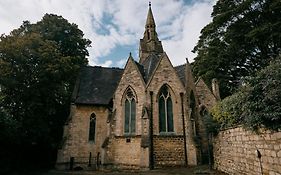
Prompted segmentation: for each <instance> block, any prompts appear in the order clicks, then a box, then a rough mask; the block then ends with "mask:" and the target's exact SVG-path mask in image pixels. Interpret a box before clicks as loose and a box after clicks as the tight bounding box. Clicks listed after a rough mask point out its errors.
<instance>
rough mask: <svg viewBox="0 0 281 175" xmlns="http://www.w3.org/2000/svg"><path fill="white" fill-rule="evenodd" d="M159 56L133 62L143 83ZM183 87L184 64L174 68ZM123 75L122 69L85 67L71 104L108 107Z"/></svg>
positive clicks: (150, 73) (81, 72) (151, 71)
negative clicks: (142, 61) (140, 62)
mask: <svg viewBox="0 0 281 175" xmlns="http://www.w3.org/2000/svg"><path fill="white" fill-rule="evenodd" d="M159 60H160V56H156V55H155V54H151V55H150V56H148V58H147V59H146V60H145V62H144V64H143V65H142V64H139V63H138V62H136V61H135V63H136V65H137V68H138V69H139V71H140V73H141V75H142V76H143V78H144V80H145V82H147V81H148V80H149V78H150V77H151V76H152V73H153V71H154V69H155V68H156V66H157V64H158V62H159ZM174 69H175V70H176V72H177V74H178V76H179V78H180V80H181V81H182V83H183V85H185V64H183V65H180V66H176V67H174ZM122 74H123V69H120V68H106V67H100V66H94V67H92V66H86V67H83V68H82V69H81V71H80V74H79V77H78V79H77V82H76V85H75V89H74V91H73V95H72V102H73V103H75V104H88V105H108V104H109V102H110V100H111V98H112V97H113V94H114V92H115V90H116V88H117V85H118V83H119V81H120V79H121V76H122Z"/></svg>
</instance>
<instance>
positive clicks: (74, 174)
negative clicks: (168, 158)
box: [40, 166, 226, 175]
mask: <svg viewBox="0 0 281 175" xmlns="http://www.w3.org/2000/svg"><path fill="white" fill-rule="evenodd" d="M115 174H116V175H122V174H124V175H129V174H136V175H170V174H173V175H191V174H197V175H207V174H212V175H226V174H225V173H222V172H218V171H215V170H209V168H208V166H197V167H189V168H165V169H155V170H149V171H129V170H125V171H120V170H111V171H110V170H100V171H83V170H82V171H56V170H51V171H49V172H46V173H40V175H115Z"/></svg>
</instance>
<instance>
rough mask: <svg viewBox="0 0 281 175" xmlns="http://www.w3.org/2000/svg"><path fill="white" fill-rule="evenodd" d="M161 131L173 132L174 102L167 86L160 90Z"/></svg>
mask: <svg viewBox="0 0 281 175" xmlns="http://www.w3.org/2000/svg"><path fill="white" fill-rule="evenodd" d="M158 105H159V131H160V132H173V131H174V121H173V102H172V98H171V95H170V92H169V89H168V87H167V85H164V86H163V87H162V88H161V89H160V93H159V99H158Z"/></svg>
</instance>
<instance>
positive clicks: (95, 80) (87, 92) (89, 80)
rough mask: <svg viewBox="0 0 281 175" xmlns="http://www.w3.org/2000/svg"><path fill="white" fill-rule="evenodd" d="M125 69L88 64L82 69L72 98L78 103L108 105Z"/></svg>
mask: <svg viewBox="0 0 281 175" xmlns="http://www.w3.org/2000/svg"><path fill="white" fill-rule="evenodd" d="M122 73H123V69H119V68H105V67H98V66H94V67H92V66H87V67H83V68H82V69H81V72H80V75H79V78H78V81H77V82H76V85H75V86H76V87H75V90H74V93H73V96H72V100H73V102H74V103H76V104H96V105H107V104H108V103H109V102H110V100H111V98H112V97H113V93H114V91H115V89H116V87H117V84H118V82H119V80H120V78H121V76H122Z"/></svg>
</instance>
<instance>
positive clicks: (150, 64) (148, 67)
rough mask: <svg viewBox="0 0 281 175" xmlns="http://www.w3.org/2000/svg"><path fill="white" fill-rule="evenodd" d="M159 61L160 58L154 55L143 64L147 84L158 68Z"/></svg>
mask: <svg viewBox="0 0 281 175" xmlns="http://www.w3.org/2000/svg"><path fill="white" fill-rule="evenodd" d="M159 60H160V56H157V55H155V54H153V53H152V54H150V55H149V56H148V57H147V58H146V59H145V61H144V62H143V67H144V72H145V77H144V80H145V82H147V81H148V80H149V79H150V77H151V76H152V73H153V71H154V69H155V68H156V66H157V64H158V62H159Z"/></svg>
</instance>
